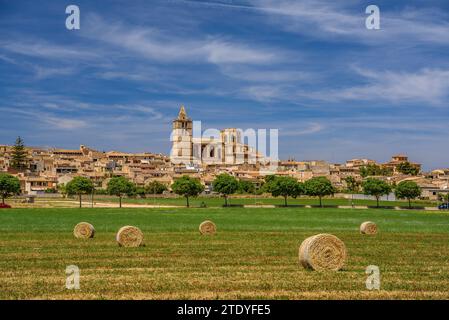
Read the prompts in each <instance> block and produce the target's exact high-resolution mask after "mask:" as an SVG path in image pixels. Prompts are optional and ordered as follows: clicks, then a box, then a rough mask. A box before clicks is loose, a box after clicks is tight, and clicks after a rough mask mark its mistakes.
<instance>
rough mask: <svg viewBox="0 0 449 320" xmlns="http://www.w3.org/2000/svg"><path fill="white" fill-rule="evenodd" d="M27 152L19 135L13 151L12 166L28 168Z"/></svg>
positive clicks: (19, 168) (17, 168) (21, 168)
mask: <svg viewBox="0 0 449 320" xmlns="http://www.w3.org/2000/svg"><path fill="white" fill-rule="evenodd" d="M26 158H27V152H26V150H25V145H24V143H23V140H22V138H21V137H17V139H16V143H15V144H14V146H13V149H12V153H11V167H12V168H14V169H16V170H23V169H25V168H26V161H27V159H26Z"/></svg>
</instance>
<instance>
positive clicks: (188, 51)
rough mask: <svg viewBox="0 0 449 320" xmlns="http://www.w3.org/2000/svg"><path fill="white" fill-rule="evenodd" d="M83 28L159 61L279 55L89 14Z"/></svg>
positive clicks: (254, 59) (248, 60)
mask: <svg viewBox="0 0 449 320" xmlns="http://www.w3.org/2000/svg"><path fill="white" fill-rule="evenodd" d="M84 30H87V31H85V33H83V35H84V36H85V37H88V38H93V39H95V40H99V41H103V42H106V43H108V44H111V45H114V46H118V47H121V48H123V49H125V50H128V51H130V52H134V53H137V54H139V55H141V56H142V57H144V58H147V59H151V60H156V61H162V62H200V63H204V62H205V61H207V62H209V63H212V64H228V63H245V64H260V63H267V62H272V61H275V60H276V59H278V57H279V56H280V52H275V51H273V50H271V49H269V48H265V47H257V48H255V47H251V46H249V45H247V44H243V43H238V42H234V41H231V40H226V39H221V38H219V37H213V36H209V37H206V38H202V39H194V38H191V39H187V38H182V37H176V36H173V35H170V34H165V33H162V32H160V31H159V30H157V29H152V28H138V27H133V26H125V25H123V24H121V23H108V22H106V21H104V20H103V19H102V18H101V17H99V16H97V15H93V14H91V15H89V16H88V17H87V22H86V27H85V28H84Z"/></svg>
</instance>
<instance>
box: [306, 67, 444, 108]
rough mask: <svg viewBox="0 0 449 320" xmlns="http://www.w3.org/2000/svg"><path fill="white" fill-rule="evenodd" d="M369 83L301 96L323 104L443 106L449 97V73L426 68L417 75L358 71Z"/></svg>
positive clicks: (415, 73)
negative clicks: (344, 101)
mask: <svg viewBox="0 0 449 320" xmlns="http://www.w3.org/2000/svg"><path fill="white" fill-rule="evenodd" d="M356 70H357V72H358V73H359V74H360V75H361V76H363V77H365V80H367V81H368V84H366V85H363V86H354V87H349V88H343V89H339V90H335V89H331V90H327V91H324V90H323V91H315V92H301V93H299V95H300V96H303V97H308V98H312V99H317V100H323V101H330V102H333V101H342V100H356V101H388V102H391V103H407V102H419V103H425V104H430V105H435V106H438V105H442V104H444V103H446V102H447V97H448V95H449V70H438V69H423V70H420V71H418V72H394V71H383V72H376V71H372V70H363V69H360V68H357V69H356Z"/></svg>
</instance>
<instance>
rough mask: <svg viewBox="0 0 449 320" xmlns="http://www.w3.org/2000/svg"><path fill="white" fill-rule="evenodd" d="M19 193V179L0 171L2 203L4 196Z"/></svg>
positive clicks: (3, 202)
mask: <svg viewBox="0 0 449 320" xmlns="http://www.w3.org/2000/svg"><path fill="white" fill-rule="evenodd" d="M19 193H20V181H19V179H18V178H16V177H14V176H12V175H10V174H7V173H0V196H1V197H2V204H5V199H6V198H9V197H11V196H13V195H15V194H19Z"/></svg>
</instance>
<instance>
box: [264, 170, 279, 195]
mask: <svg viewBox="0 0 449 320" xmlns="http://www.w3.org/2000/svg"><path fill="white" fill-rule="evenodd" d="M277 177H278V176H276V175H274V174H270V175H267V176H265V178H264V183H263V185H262V191H263V192H268V193H271V185H272V182H273V181H274V180H276V178H277Z"/></svg>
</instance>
